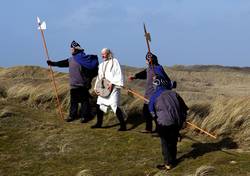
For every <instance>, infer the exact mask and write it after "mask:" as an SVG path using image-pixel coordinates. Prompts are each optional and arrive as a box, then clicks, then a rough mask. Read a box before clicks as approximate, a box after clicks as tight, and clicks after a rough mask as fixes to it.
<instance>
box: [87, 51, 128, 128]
mask: <svg viewBox="0 0 250 176" xmlns="http://www.w3.org/2000/svg"><path fill="white" fill-rule="evenodd" d="M101 54H102V58H103V62H102V63H101V64H100V65H99V70H98V76H97V78H96V83H95V88H94V89H95V92H96V94H97V95H98V98H97V123H96V124H95V125H93V126H92V127H91V128H101V127H102V123H103V115H104V113H106V112H107V110H108V108H109V107H110V108H111V109H112V111H113V112H114V113H115V114H116V117H117V119H118V120H119V122H120V128H119V129H118V131H126V130H127V128H126V123H125V120H124V114H123V112H122V110H121V109H120V107H119V103H120V89H121V87H122V86H123V84H124V80H123V74H122V70H121V66H120V64H119V62H118V60H117V59H116V58H114V56H113V53H112V51H111V50H110V49H108V48H103V49H102V51H101ZM103 78H105V79H106V80H108V82H109V85H108V89H109V90H110V94H109V95H108V96H105V97H103V96H101V93H100V92H99V91H98V90H97V84H98V82H99V81H102V80H103Z"/></svg>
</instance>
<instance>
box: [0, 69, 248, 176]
mask: <svg viewBox="0 0 250 176" xmlns="http://www.w3.org/2000/svg"><path fill="white" fill-rule="evenodd" d="M165 69H166V71H167V73H168V74H169V75H170V77H171V78H173V79H174V80H176V81H177V83H178V88H177V92H179V93H180V94H181V95H182V96H183V98H184V100H185V101H186V102H187V104H188V105H189V107H190V111H189V116H188V121H190V122H192V123H194V124H196V125H198V126H200V127H202V128H203V129H206V130H208V131H209V132H211V133H213V134H216V135H217V136H218V138H217V139H216V140H214V139H211V138H210V137H208V136H206V135H204V134H201V133H200V132H199V131H197V130H194V129H193V128H191V127H188V128H186V129H185V130H183V131H182V134H183V136H184V138H183V140H182V142H180V143H178V158H179V161H180V162H179V164H178V166H177V167H176V168H174V169H173V170H171V171H169V172H168V173H165V172H159V171H158V170H157V169H156V168H155V165H156V164H158V163H161V162H162V157H161V151H160V142H159V139H158V138H152V137H151V135H148V134H141V133H139V132H138V131H139V130H141V129H143V128H144V125H145V124H144V120H143V118H142V117H141V108H142V104H143V102H142V101H141V100H140V99H138V98H136V97H132V96H131V95H128V94H127V92H126V91H125V90H123V91H122V102H121V105H122V108H123V110H124V111H125V113H126V115H127V119H126V120H127V123H128V128H129V131H128V132H117V128H118V124H117V119H116V118H115V117H114V115H113V114H112V113H109V114H107V115H106V116H105V121H104V126H105V128H103V129H100V130H93V129H90V126H91V125H92V124H94V123H95V120H93V121H90V122H89V123H87V124H80V122H79V121H75V122H73V123H64V122H63V121H62V120H61V119H60V118H59V117H58V115H57V114H56V111H55V98H54V92H53V89H52V85H51V82H50V80H49V78H48V74H49V72H48V70H47V69H44V68H40V67H33V66H25V67H13V68H0V175H3V176H5V175H6V176H7V175H8V176H9V175H77V176H83V175H100V176H101V175H131V176H132V175H202V174H204V173H206V172H207V173H208V175H242V176H243V175H247V174H250V169H249V167H248V166H249V164H250V160H249V157H250V153H249V152H250V148H249V146H250V130H249V129H250V96H249V95H250V89H249V86H250V74H249V73H250V69H249V68H235V67H230V68H229V67H220V66H189V67H184V66H175V67H171V68H165ZM124 70H126V74H127V75H129V74H132V73H135V72H137V71H138V70H140V69H137V68H132V67H126V68H124ZM55 76H56V81H57V85H58V90H59V97H60V99H61V101H62V104H63V108H64V112H65V115H66V112H67V109H68V104H69V94H68V89H69V87H68V76H67V74H66V73H55ZM126 86H128V87H131V88H133V89H136V90H137V91H138V92H140V93H141V94H143V90H144V86H145V82H144V81H141V80H136V81H134V82H133V83H130V82H126ZM95 98H96V97H95V96H94V94H93V99H92V105H93V106H94V103H95Z"/></svg>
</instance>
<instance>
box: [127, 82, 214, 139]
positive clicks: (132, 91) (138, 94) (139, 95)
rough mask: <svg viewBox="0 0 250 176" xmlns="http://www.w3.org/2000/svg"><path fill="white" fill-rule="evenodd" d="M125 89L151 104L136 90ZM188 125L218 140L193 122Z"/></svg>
mask: <svg viewBox="0 0 250 176" xmlns="http://www.w3.org/2000/svg"><path fill="white" fill-rule="evenodd" d="M123 88H124V89H126V90H127V91H128V92H130V93H132V94H133V95H135V96H137V97H138V98H140V99H142V100H144V101H146V102H149V100H148V99H147V98H145V97H144V96H143V95H141V94H140V93H138V92H136V91H134V90H132V89H130V88H126V87H123ZM187 124H188V125H190V126H192V127H194V128H196V129H198V130H200V131H201V132H204V133H205V134H207V135H208V136H210V137H212V138H214V139H216V138H217V137H216V136H214V135H212V134H211V133H209V132H207V131H205V130H203V129H202V128H200V127H198V126H197V125H195V124H192V123H191V122H187Z"/></svg>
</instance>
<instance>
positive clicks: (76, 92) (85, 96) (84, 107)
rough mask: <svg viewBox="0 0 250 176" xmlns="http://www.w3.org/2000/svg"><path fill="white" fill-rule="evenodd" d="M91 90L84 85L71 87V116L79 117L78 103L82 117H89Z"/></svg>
mask: <svg viewBox="0 0 250 176" xmlns="http://www.w3.org/2000/svg"><path fill="white" fill-rule="evenodd" d="M89 97H90V96H89V91H88V89H86V88H84V87H78V88H72V89H70V110H69V116H70V117H71V118H73V119H76V118H77V117H78V115H77V114H78V104H79V103H80V104H81V107H80V118H82V119H84V118H88V117H89V114H90V113H89Z"/></svg>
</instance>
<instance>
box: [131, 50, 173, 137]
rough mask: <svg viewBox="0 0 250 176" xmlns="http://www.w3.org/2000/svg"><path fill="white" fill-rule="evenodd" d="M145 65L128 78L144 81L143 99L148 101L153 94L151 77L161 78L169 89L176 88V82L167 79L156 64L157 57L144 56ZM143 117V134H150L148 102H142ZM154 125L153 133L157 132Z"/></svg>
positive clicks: (150, 54) (150, 118) (150, 119)
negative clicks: (157, 76)
mask: <svg viewBox="0 0 250 176" xmlns="http://www.w3.org/2000/svg"><path fill="white" fill-rule="evenodd" d="M145 58H146V64H147V65H148V67H147V68H146V69H144V70H143V71H141V72H139V73H136V74H135V75H134V76H130V77H129V80H130V81H132V80H134V79H146V88H145V89H146V90H145V95H144V97H145V98H147V99H149V98H150V97H151V95H152V94H153V92H154V88H153V77H154V76H155V75H156V74H157V75H160V76H161V77H163V78H164V79H165V80H166V81H167V82H168V83H169V84H168V87H169V89H172V88H175V87H176V82H175V81H174V82H172V81H171V80H170V78H169V76H168V75H167V74H166V72H165V71H164V68H163V67H162V66H161V65H160V64H159V63H158V59H157V56H156V55H154V54H152V53H147V54H146V57H145ZM143 117H144V118H145V120H146V127H145V130H143V131H142V132H143V133H151V132H154V131H153V130H152V129H153V123H152V120H153V118H152V116H151V114H150V112H149V111H148V102H146V101H145V102H144V105H143ZM155 124H156V129H155V132H156V131H157V123H155Z"/></svg>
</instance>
